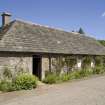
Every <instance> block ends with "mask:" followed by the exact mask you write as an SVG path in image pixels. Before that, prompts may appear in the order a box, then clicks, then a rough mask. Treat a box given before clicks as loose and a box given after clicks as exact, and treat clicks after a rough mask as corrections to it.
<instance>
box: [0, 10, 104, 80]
mask: <svg viewBox="0 0 105 105" xmlns="http://www.w3.org/2000/svg"><path fill="white" fill-rule="evenodd" d="M10 17H11V14H9V13H5V12H4V13H3V14H2V26H1V28H0V71H1V73H2V70H3V67H5V66H7V65H8V66H9V67H10V68H11V70H13V71H16V70H19V69H20V68H23V69H24V70H27V71H29V72H30V73H33V74H34V75H36V76H38V77H39V78H40V79H43V78H44V77H45V73H46V71H53V70H56V69H57V66H58V65H59V67H61V72H64V71H66V70H67V67H66V64H65V63H62V62H61V63H58V61H61V59H62V61H64V60H65V58H69V57H71V58H70V59H71V62H69V63H72V60H74V58H75V61H76V62H75V68H81V65H82V60H83V57H85V56H90V57H91V58H92V60H91V67H94V66H95V61H94V57H95V56H97V55H98V56H102V55H105V48H104V47H103V46H102V45H100V43H98V42H97V41H96V40H95V39H94V38H91V37H88V36H86V35H82V34H79V33H74V32H66V31H63V30H59V29H54V28H50V27H47V26H41V25H38V24H33V23H28V22H24V21H20V20H14V21H10ZM70 59H69V60H70ZM66 60H67V59H66ZM62 65H63V66H62Z"/></svg>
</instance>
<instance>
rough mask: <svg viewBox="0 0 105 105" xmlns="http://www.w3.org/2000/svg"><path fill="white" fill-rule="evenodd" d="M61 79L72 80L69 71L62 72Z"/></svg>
mask: <svg viewBox="0 0 105 105" xmlns="http://www.w3.org/2000/svg"><path fill="white" fill-rule="evenodd" d="M59 80H61V81H68V80H70V74H67V73H65V74H62V75H61V76H60V79H59Z"/></svg>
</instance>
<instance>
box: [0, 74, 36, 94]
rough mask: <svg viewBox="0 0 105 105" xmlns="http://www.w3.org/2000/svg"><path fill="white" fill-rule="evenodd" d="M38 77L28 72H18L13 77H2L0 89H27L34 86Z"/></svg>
mask: <svg viewBox="0 0 105 105" xmlns="http://www.w3.org/2000/svg"><path fill="white" fill-rule="evenodd" d="M37 81H38V78H37V77H35V76H34V75H31V74H29V73H20V74H19V75H17V76H16V77H15V78H14V79H2V80H1V81H0V91H2V92H11V91H16V90H29V89H33V88H36V86H37Z"/></svg>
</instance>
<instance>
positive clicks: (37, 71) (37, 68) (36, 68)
mask: <svg viewBox="0 0 105 105" xmlns="http://www.w3.org/2000/svg"><path fill="white" fill-rule="evenodd" d="M41 72H42V70H41V56H38V55H34V56H33V75H35V76H37V77H38V78H39V80H41Z"/></svg>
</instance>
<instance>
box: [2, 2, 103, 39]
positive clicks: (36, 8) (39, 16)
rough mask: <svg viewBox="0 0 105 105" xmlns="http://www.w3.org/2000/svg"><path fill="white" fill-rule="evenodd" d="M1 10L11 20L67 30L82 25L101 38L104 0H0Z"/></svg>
mask: <svg viewBox="0 0 105 105" xmlns="http://www.w3.org/2000/svg"><path fill="white" fill-rule="evenodd" d="M4 11H7V12H10V13H12V15H13V16H12V19H16V18H18V19H22V20H25V21H31V22H33V23H38V24H42V25H47V26H51V27H54V28H60V29H63V30H67V31H72V30H75V31H77V30H78V29H79V28H80V27H82V28H83V29H84V31H85V32H86V33H87V34H88V35H89V36H92V37H95V38H97V39H105V0H0V13H2V12H4ZM0 24H1V17H0Z"/></svg>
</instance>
